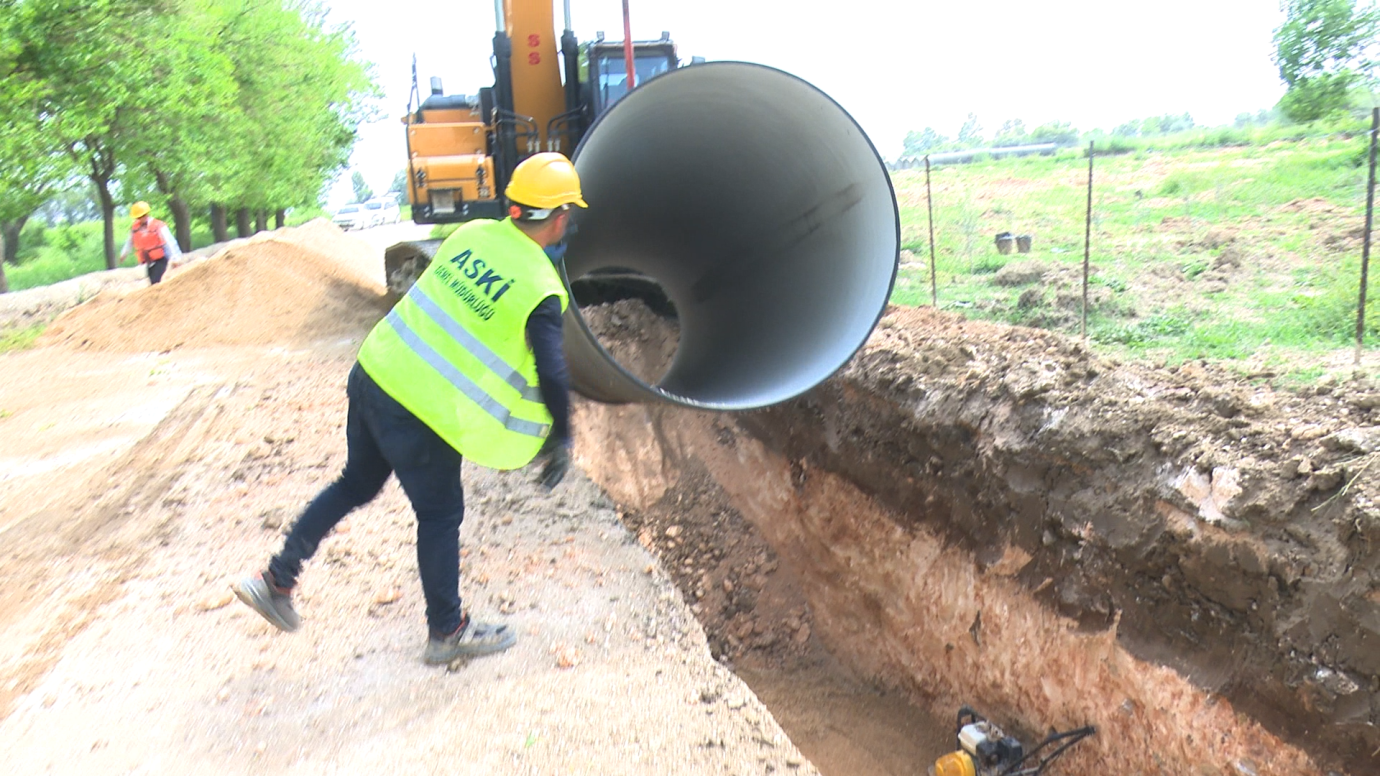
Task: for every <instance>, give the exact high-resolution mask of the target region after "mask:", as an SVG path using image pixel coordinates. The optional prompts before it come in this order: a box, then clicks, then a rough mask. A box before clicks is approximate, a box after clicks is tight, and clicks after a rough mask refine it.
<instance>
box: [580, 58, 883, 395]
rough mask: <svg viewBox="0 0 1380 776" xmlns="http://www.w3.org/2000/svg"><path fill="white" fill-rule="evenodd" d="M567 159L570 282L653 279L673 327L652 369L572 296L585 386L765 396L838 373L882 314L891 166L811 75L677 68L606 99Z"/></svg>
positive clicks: (729, 65)
mask: <svg viewBox="0 0 1380 776" xmlns="http://www.w3.org/2000/svg"><path fill="white" fill-rule="evenodd" d="M574 159H575V164H576V168H577V169H578V170H579V172H580V177H581V183H582V187H583V189H584V194H585V199H586V200H587V201H588V202H589V203H590V208H589V210H588V211H587V212H584V213H581V220H580V228H579V231H578V232H577V233H576V234H574V235H572V237H571V239H570V244H569V250H568V253H567V255H566V265H565V266H566V272H567V280H568V281H569V282H570V283H571V286H572V290H577V288H578V284H579V283H580V282H581V281H582V280H585V279H589V278H597V277H598V276H599V275H600V274H604V275H621V276H623V277H624V278H625V280H628V281H629V282H633V281H637V278H638V276H643V277H646V278H654V279H655V283H654V284H655V286H656V288H657V289H658V291H657V292H651V291H650V289H649V287H648V293H647V294H646V295H643V294H641V293H631V294H630V295H631V296H636V297H638V298H642V299H643V300H644V301H645V302H647V303H648V306H649V307H652V308H653V309H654V310H656V309H657V307H658V305H661V306H662V307H664V308H665V309H673V310H674V311H675V320H676V322H677V323H678V324H679V328H680V339H679V346H678V348H677V349H676V353H675V359H674V361H673V362H672V364H671V366H670V368H669V369H668V370H667V371H666V372H665V374H664V375H662V376H660V379H659V380H657V381H656V382H651V381H649V380H647V379H643V378H641V377H639V376H638V375H636V374H634V373H633V372H632V371H631V370H629V369H627V368H626V367H625V366H624V365H621V364H619V363H618V361H617V359H615V358H614V357H613V356H612V355H611V354H610V353H609V352H608V350H607V349H606V348H604V347H602V346H600V344H599V342H598V339H597V337H595V336H594V334H592V333H591V331H590V327H589V325H588V324H587V322H586V321H585V320H584V317H583V315H582V313H581V312H580V309H579V307H580V305H579V304H576V305H573V306H572V307H571V310H570V312H569V313H568V314H567V318H566V328H567V337H566V343H567V344H566V347H567V350H568V355H569V356H570V358H569V361H570V367H571V373H572V378H573V383H574V385H575V387H576V389H577V390H579V391H580V392H581V393H583V394H584V395H586V396H588V397H590V398H592V399H596V400H599V401H605V402H633V401H643V402H645V401H663V402H670V403H674V404H681V405H685V406H695V407H704V408H712V409H723V410H743V409H752V408H756V407H763V406H767V405H771V404H775V403H777V402H781V401H784V400H786V399H789V398H791V397H794V396H797V395H799V394H801V393H803V392H805V391H807V390H809V389H810V388H812V387H814V386H815V385H817V384H818V383H819V382H821V381H823V380H824V379H825V378H827V377H829V375H831V374H833V373H834V371H836V370H837V369H838V368H839V367H840V366H842V365H843V364H844V363H845V362H846V361H847V360H848V359H849V358H850V357H851V356H852V355H853V353H855V352H856V351H857V350H858V348H859V347H861V346H862V344H863V342H864V340H866V338H867V336H868V334H869V333H870V332H871V331H872V328H873V326H875V325H876V322H877V320H878V319H879V318H880V317H881V314H882V311H883V309H884V308H885V306H886V302H887V299H888V297H889V296H890V293H891V286H892V283H893V281H894V280H895V276H896V269H897V258H898V254H899V248H900V228H899V218H898V216H897V209H896V199H895V196H894V193H893V191H892V188H891V181H890V179H889V177H888V176H887V172H886V168H885V166H884V164H883V162H882V160H881V157H880V156H879V155H878V154H877V151H876V149H875V148H874V147H873V146H872V144H871V142H870V141H869V140H868V139H867V137H866V135H865V134H864V133H863V132H862V130H861V129H860V128H859V127H858V125H857V123H856V122H855V121H854V120H853V119H852V117H851V116H849V115H848V114H847V112H845V111H844V110H843V109H842V108H841V107H839V106H838V104H837V103H835V102H834V101H833V100H831V99H830V98H829V97H828V96H827V95H825V94H824V93H823V92H821V91H819V90H818V89H816V88H815V87H814V86H811V85H810V84H808V83H806V82H805V81H802V80H800V79H799V78H796V77H794V76H791V75H789V74H786V73H783V72H781V71H779V70H774V69H772V68H768V67H763V66H760V65H751V64H746V63H740V62H719V63H712V64H706V65H696V66H693V67H687V68H682V69H680V70H675V71H672V72H670V73H667V74H665V75H662V76H659V77H658V78H656V79H654V80H652V81H649V82H648V83H647V84H645V85H643V86H642V87H640V88H638V89H636V90H634V91H633V92H632V93H631V94H629V95H628V97H627V98H625V99H623V100H621V101H620V102H619V103H618V104H617V105H615V106H614V107H613V108H612V109H610V110H609V111H608V112H607V113H605V114H604V115H603V116H602V117H601V118H600V119H599V121H598V122H596V124H595V126H594V127H593V128H592V129H591V130H590V132H589V134H588V135H587V136H586V137H585V139H584V141H583V142H582V143H581V145H580V147H579V148H578V149H577V150H576V152H575V155H574ZM637 282H640V281H637ZM578 297H579V294H578V292H577V302H578ZM660 297H664V298H665V302H664V303H661V302H658V301H657V300H658V299H659V298H660ZM588 298H599V297H598V294H597V293H596V294H595V295H594V296H592V297H588ZM600 301H605V302H606V301H610V300H609V299H608V298H601V299H600ZM659 312H660V311H659Z"/></svg>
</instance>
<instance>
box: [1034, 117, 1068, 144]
mask: <svg viewBox="0 0 1380 776" xmlns="http://www.w3.org/2000/svg"><path fill="white" fill-rule="evenodd" d="M1078 139H1079V135H1078V130H1077V129H1074V127H1073V125H1072V124H1070V123H1069V122H1067V121H1051V122H1050V123H1048V124H1041V125H1040V126H1038V127H1036V128H1034V129H1032V130H1030V142H1032V143H1057V144H1058V145H1061V146H1062V145H1075V144H1077V143H1078Z"/></svg>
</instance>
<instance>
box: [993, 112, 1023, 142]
mask: <svg viewBox="0 0 1380 776" xmlns="http://www.w3.org/2000/svg"><path fill="white" fill-rule="evenodd" d="M1029 139H1030V138H1029V135H1028V134H1027V133H1026V131H1025V122H1024V121H1021V120H1020V119H1007V120H1006V121H1004V122H1002V125H1001V127H999V128H998V129H997V134H996V135H995V136H993V137H992V145H994V146H996V147H998V148H1003V147H1007V146H1016V145H1021V144H1022V143H1025V142H1027V141H1028V140H1029Z"/></svg>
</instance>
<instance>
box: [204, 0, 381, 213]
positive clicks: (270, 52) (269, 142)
mask: <svg viewBox="0 0 1380 776" xmlns="http://www.w3.org/2000/svg"><path fill="white" fill-rule="evenodd" d="M238 18H239V20H240V21H239V23H238V24H237V25H236V26H235V28H234V29H233V30H232V31H231V33H230V34H231V36H232V38H233V41H234V45H233V49H232V56H233V58H234V60H235V77H236V80H237V82H238V83H239V85H240V91H239V100H238V114H239V115H240V116H241V117H242V122H241V123H242V126H243V131H241V132H239V133H237V142H236V143H235V144H234V147H233V154H234V157H235V158H236V159H237V161H238V164H237V168H236V170H235V171H234V173H233V174H232V175H230V176H229V177H228V179H227V180H226V181H225V182H224V183H223V184H222V185H221V186H219V188H218V195H217V198H216V199H214V200H212V201H213V202H220V203H225V204H227V205H229V206H231V207H232V208H233V209H235V210H236V211H240V210H244V209H250V210H258V211H272V210H280V209H283V208H288V207H296V206H299V205H305V204H314V203H317V202H319V201H320V197H321V194H322V192H323V189H324V188H325V186H326V184H327V183H328V182H329V180H330V179H331V178H332V177H333V176H334V175H335V173H336V171H337V170H339V169H340V168H341V167H342V166H343V165H344V164H345V162H346V161H347V160H348V158H349V153H350V149H351V148H352V147H353V145H354V142H355V139H356V136H357V130H358V127H359V125H360V124H361V123H363V122H364V121H366V120H368V119H369V118H370V117H371V116H372V115H373V113H374V108H373V100H374V98H376V97H377V95H378V94H379V89H378V86H377V84H376V83H375V82H374V80H373V74H372V71H371V67H370V66H369V65H368V64H367V63H364V62H362V61H360V60H359V59H358V58H357V55H358V50H357V45H356V44H355V41H354V37H353V34H352V33H351V31H350V30H349V28H348V27H336V28H331V27H329V26H327V24H326V15H325V11H324V10H323V9H322V8H321V7H319V6H316V5H312V4H303V3H289V2H282V0H279V2H267V3H263V4H260V5H257V6H254V7H252V8H251V9H250V10H249V11H246V12H245V13H244V14H241V15H240V16H239V17H238ZM246 220H247V215H246V216H244V217H241V215H240V214H239V213H238V212H237V221H239V222H240V223H241V224H242V225H243V224H244V222H245V221H246Z"/></svg>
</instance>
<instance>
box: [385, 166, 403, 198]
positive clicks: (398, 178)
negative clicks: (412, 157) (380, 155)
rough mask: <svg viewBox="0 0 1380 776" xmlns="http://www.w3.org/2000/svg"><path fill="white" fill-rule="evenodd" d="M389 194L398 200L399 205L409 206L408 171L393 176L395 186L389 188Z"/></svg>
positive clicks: (400, 171) (399, 171)
mask: <svg viewBox="0 0 1380 776" xmlns="http://www.w3.org/2000/svg"><path fill="white" fill-rule="evenodd" d="M388 193H389V194H392V195H393V197H394V198H395V199H397V200H398V204H399V205H405V204H407V170H406V169H402V170H398V174H397V175H394V176H393V185H391V186H389V187H388Z"/></svg>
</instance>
